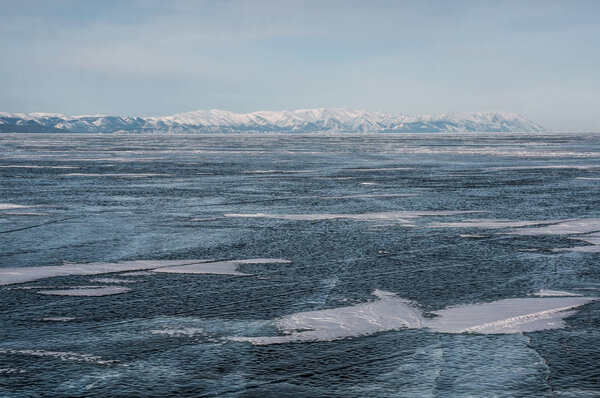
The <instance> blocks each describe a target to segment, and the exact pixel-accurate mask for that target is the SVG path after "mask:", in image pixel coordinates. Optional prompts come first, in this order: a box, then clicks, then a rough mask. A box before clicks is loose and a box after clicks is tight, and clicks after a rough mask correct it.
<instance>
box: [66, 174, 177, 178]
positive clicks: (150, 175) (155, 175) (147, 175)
mask: <svg viewBox="0 0 600 398" xmlns="http://www.w3.org/2000/svg"><path fill="white" fill-rule="evenodd" d="M61 175H63V176H69V177H123V178H143V177H170V176H171V174H159V173H107V174H100V173H67V174H61Z"/></svg>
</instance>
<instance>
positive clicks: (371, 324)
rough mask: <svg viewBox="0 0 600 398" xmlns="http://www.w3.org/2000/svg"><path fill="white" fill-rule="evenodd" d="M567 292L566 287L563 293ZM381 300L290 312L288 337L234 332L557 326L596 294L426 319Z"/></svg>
mask: <svg viewBox="0 0 600 398" xmlns="http://www.w3.org/2000/svg"><path fill="white" fill-rule="evenodd" d="M564 293H567V292H564ZM373 294H374V295H376V296H377V297H378V299H377V300H374V301H372V302H368V303H362V304H357V305H353V306H348V307H340V308H333V309H327V310H319V311H308V312H300V313H296V314H291V315H287V316H285V317H283V318H280V319H278V320H276V321H275V322H274V324H275V326H276V327H277V328H278V329H279V330H280V331H281V332H282V333H283V334H284V335H283V336H262V337H233V338H232V339H233V340H236V341H247V342H250V343H252V344H256V345H264V344H281V343H290V342H306V341H329V340H337V339H343V338H347V337H354V336H361V335H370V334H373V333H377V332H382V331H390V330H397V329H401V328H428V329H430V330H432V331H435V332H440V333H481V334H504V333H519V332H530V331H535V330H544V329H553V328H560V327H563V326H564V322H563V318H565V317H567V316H569V315H572V314H573V313H574V311H572V310H573V309H575V308H577V307H580V306H582V305H585V304H587V303H589V302H591V301H594V300H596V299H597V298H595V297H579V296H561V297H556V296H552V297H535V298H534V297H528V298H518V299H505V300H498V301H494V302H491V303H481V304H465V305H460V306H455V307H449V308H445V309H443V310H440V311H436V312H434V313H433V314H434V315H436V316H435V317H433V318H430V317H427V318H425V317H424V316H423V315H422V313H421V311H420V310H419V309H418V308H417V307H416V306H415V305H414V304H413V303H411V302H410V301H408V300H406V299H402V298H400V297H398V296H396V295H395V294H394V293H390V292H385V291H375V292H374V293H373Z"/></svg>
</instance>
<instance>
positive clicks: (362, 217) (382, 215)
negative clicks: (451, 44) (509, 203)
mask: <svg viewBox="0 0 600 398" xmlns="http://www.w3.org/2000/svg"><path fill="white" fill-rule="evenodd" d="M468 213H476V212H475V211H388V212H379V213H362V214H266V213H251V214H239V213H226V214H224V216H225V217H239V218H272V219H281V220H296V221H315V220H335V219H349V220H355V221H393V222H399V223H409V222H410V221H408V220H409V219H410V220H411V221H412V219H415V218H420V217H424V216H453V215H458V214H468Z"/></svg>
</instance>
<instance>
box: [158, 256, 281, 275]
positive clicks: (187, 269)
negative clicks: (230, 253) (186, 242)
mask: <svg viewBox="0 0 600 398" xmlns="http://www.w3.org/2000/svg"><path fill="white" fill-rule="evenodd" d="M283 263H291V261H290V260H285V259H281V258H250V259H245V260H228V261H215V262H211V263H201V264H191V265H182V266H175V267H168V268H159V269H155V270H153V271H154V272H164V273H170V274H214V275H235V276H251V275H252V274H246V273H244V272H240V271H238V267H239V266H240V265H241V264H283Z"/></svg>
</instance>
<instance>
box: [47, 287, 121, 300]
mask: <svg viewBox="0 0 600 398" xmlns="http://www.w3.org/2000/svg"><path fill="white" fill-rule="evenodd" d="M130 291H131V289H130V288H128V287H121V286H103V287H80V288H69V289H56V290H38V292H37V293H39V294H46V295H51V296H85V297H101V296H112V295H114V294H122V293H127V292H130Z"/></svg>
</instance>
